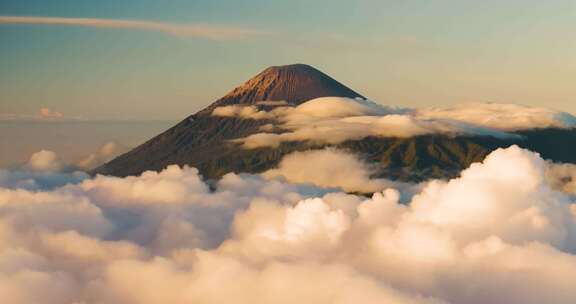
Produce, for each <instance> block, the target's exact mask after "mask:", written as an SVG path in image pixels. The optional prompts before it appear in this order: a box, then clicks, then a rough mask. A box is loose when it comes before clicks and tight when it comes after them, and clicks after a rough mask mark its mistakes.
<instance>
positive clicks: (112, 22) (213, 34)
mask: <svg viewBox="0 0 576 304" xmlns="http://www.w3.org/2000/svg"><path fill="white" fill-rule="evenodd" d="M0 24H37V25H61V26H83V27H93V28H112V29H131V30H142V31H152V32H159V33H163V34H168V35H171V36H176V37H191V38H202V39H209V40H236V39H244V38H248V37H252V36H255V35H258V34H259V33H258V32H257V31H254V30H249V29H243V28H239V27H228V26H211V25H195V24H173V23H165V22H155V21H143V20H122V19H102V18H64V17H40V16H0Z"/></svg>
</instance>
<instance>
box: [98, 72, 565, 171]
mask: <svg viewBox="0 0 576 304" xmlns="http://www.w3.org/2000/svg"><path fill="white" fill-rule="evenodd" d="M318 97H348V98H363V99H365V98H364V97H363V96H362V95H360V94H359V93H356V92H355V91H354V90H352V89H349V88H347V87H346V86H344V85H343V84H341V83H340V82H338V81H336V80H335V79H333V78H332V77H330V76H328V75H326V74H324V73H322V72H320V71H319V70H317V69H315V68H313V67H311V66H308V65H303V64H294V65H287V66H276V67H270V68H267V69H265V70H264V71H262V72H261V73H259V74H257V75H256V76H254V77H252V78H251V79H249V80H248V81H246V82H245V83H244V84H242V85H240V86H238V87H237V88H235V89H233V90H232V91H230V92H229V93H228V94H226V95H225V96H224V97H222V98H220V99H218V100H216V101H215V102H213V103H212V104H210V105H208V106H207V107H206V108H204V109H202V110H200V111H198V112H197V113H195V114H192V115H190V116H188V117H187V118H186V119H184V120H182V121H181V122H179V123H178V124H176V125H175V126H173V127H172V128H170V129H168V130H166V131H165V132H163V133H161V134H159V135H157V136H155V137H153V138H151V139H150V140H148V141H147V142H145V143H143V144H142V145H140V146H138V147H136V148H135V149H133V150H131V151H129V152H127V153H125V154H123V155H120V156H119V157H117V158H115V159H113V160H112V161H110V162H108V163H106V164H104V165H102V166H101V167H99V168H96V169H95V170H93V171H92V172H91V173H93V174H106V175H114V176H128V175H137V174H140V173H142V172H144V171H147V170H154V171H159V170H162V169H164V168H165V167H166V166H168V165H171V164H177V165H181V166H182V165H189V166H193V167H196V168H198V169H199V170H200V173H201V174H202V175H204V176H205V177H206V178H209V179H212V178H219V177H221V176H222V175H223V174H226V173H228V172H237V173H239V172H246V173H260V172H263V171H265V170H268V169H271V168H274V167H275V166H277V165H278V163H279V162H280V161H281V159H282V158H283V157H284V156H285V155H287V154H289V153H292V152H296V151H305V150H310V149H322V148H325V147H335V148H338V149H343V150H346V151H349V152H352V153H355V154H357V155H359V156H361V157H362V158H363V159H364V160H366V161H368V162H370V163H372V164H377V167H378V170H377V172H376V174H375V175H376V176H378V177H386V178H392V179H398V180H406V181H421V180H425V179H428V178H449V177H454V176H457V175H458V174H459V172H460V171H461V170H463V169H465V168H467V167H468V166H469V165H470V164H471V163H473V162H478V161H482V160H483V159H484V157H485V156H486V155H488V154H489V153H490V152H491V151H493V150H494V149H497V148H501V147H507V146H510V145H518V146H521V147H524V148H528V149H531V150H533V151H536V152H539V153H541V154H542V156H543V157H544V158H547V159H550V160H552V161H560V162H570V163H575V162H576V132H575V131H574V130H563V129H556V128H548V129H542V130H539V129H534V130H523V131H521V132H516V133H517V134H518V135H521V138H508V139H503V138H500V139H498V138H493V137H489V136H478V135H476V136H471V135H462V136H450V135H442V134H430V135H420V136H414V137H410V138H394V137H367V138H363V139H360V140H348V141H345V142H342V143H339V144H317V143H313V142H306V141H295V142H284V143H281V144H280V146H279V147H277V148H270V147H263V148H257V149H244V148H242V147H241V146H240V144H238V143H233V142H231V141H232V140H233V139H237V138H242V137H246V136H248V135H251V134H254V133H258V132H259V130H260V128H261V127H262V126H264V125H265V124H269V123H276V122H275V121H272V120H268V119H261V120H254V119H242V118H240V117H221V116H214V115H212V111H213V110H214V109H215V108H216V107H221V106H228V105H245V106H246V105H250V106H254V107H257V108H258V109H263V108H266V107H268V106H267V105H263V104H260V103H259V102H261V101H285V102H286V103H287V106H296V105H299V104H301V103H303V102H305V101H308V100H311V99H315V98H318Z"/></svg>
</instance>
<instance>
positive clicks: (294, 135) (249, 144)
mask: <svg viewBox="0 0 576 304" xmlns="http://www.w3.org/2000/svg"><path fill="white" fill-rule="evenodd" d="M212 115H214V116H222V117H239V118H243V119H257V120H260V119H267V120H272V121H274V122H276V125H272V124H271V125H267V126H266V128H264V129H262V131H263V132H260V133H256V134H252V135H249V136H247V137H245V138H239V139H237V140H236V142H239V143H242V145H243V147H244V148H246V149H254V148H260V147H277V146H278V145H280V144H281V143H282V142H289V141H310V142H313V143H319V144H337V143H341V142H344V141H346V140H358V139H362V138H365V137H369V136H374V137H413V136H419V135H427V134H447V135H469V136H492V137H498V138H515V137H516V138H518V137H519V136H518V135H515V134H513V133H510V132H511V131H517V130H524V129H534V128H549V127H555V128H574V127H576V117H574V116H572V115H570V114H568V113H563V112H557V111H552V110H548V109H542V108H531V107H525V106H519V105H511V104H468V105H461V106H456V107H452V108H448V109H401V108H392V107H385V106H381V105H379V104H376V103H374V102H371V101H368V100H362V99H350V98H343V97H322V98H317V99H313V100H310V101H307V102H305V103H302V104H300V105H298V106H295V107H289V106H277V107H275V108H274V109H272V110H270V111H265V110H261V109H259V107H258V106H255V105H252V106H243V105H229V106H223V107H217V108H215V109H214V110H213V112H212Z"/></svg>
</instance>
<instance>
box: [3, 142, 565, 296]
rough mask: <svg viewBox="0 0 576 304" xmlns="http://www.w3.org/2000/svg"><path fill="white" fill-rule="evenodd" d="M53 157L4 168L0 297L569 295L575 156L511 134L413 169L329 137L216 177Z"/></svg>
mask: <svg viewBox="0 0 576 304" xmlns="http://www.w3.org/2000/svg"><path fill="white" fill-rule="evenodd" d="M62 168H66V165H63V164H62V163H61V162H60V161H59V160H58V157H57V156H56V155H53V154H51V153H50V152H49V151H43V152H40V153H39V154H35V155H33V156H32V158H31V160H30V162H29V163H28V164H26V165H24V166H22V167H21V168H16V169H11V170H0V299H2V300H1V301H0V302H2V303H16V304H19V303H46V304H50V303H58V304H61V303H122V304H126V303H128V304H130V303H250V304H254V303H335V304H343V303H458V304H476V303H478V304H480V303H528V304H529V303H535V304H536V303H538V304H540V303H558V304H561V303H575V302H576V289H575V288H574V282H576V198H575V197H574V193H575V191H574V190H575V189H576V187H575V186H574V183H573V177H574V176H575V174H576V170H575V169H576V166H574V165H567V164H551V163H549V162H547V161H545V160H543V159H542V158H541V157H540V156H539V155H538V154H536V153H533V152H530V151H527V150H523V149H520V148H518V147H515V146H512V147H510V148H507V149H499V150H496V151H494V152H493V153H492V154H490V155H489V156H488V157H487V158H486V159H485V160H484V161H483V162H482V163H476V164H473V165H472V166H471V167H470V168H469V169H467V170H465V171H463V172H462V174H461V176H460V177H458V178H455V179H452V180H447V181H445V180H431V181H427V182H425V183H422V184H418V185H408V184H399V183H394V182H391V181H387V180H383V179H374V178H371V175H370V173H371V170H370V166H369V165H368V164H365V163H363V162H362V161H361V159H359V158H358V157H357V156H355V155H352V154H348V153H346V152H345V151H340V150H334V149H327V150H320V151H309V152H298V153H295V154H291V155H288V156H286V157H285V158H284V160H283V161H282V162H281V163H280V165H279V166H278V168H275V169H272V170H270V171H267V172H265V173H263V174H260V175H246V174H234V173H230V174H227V175H225V176H224V177H222V178H221V179H220V180H218V181H214V182H207V181H204V180H203V179H202V177H201V176H200V175H199V174H198V171H197V170H196V169H194V168H189V167H183V168H181V167H178V166H170V167H168V168H166V169H165V170H163V171H161V172H158V173H157V172H145V173H143V174H142V175H140V176H132V177H126V178H117V177H110V176H96V177H89V176H88V175H86V174H85V173H82V172H63V170H62ZM302 170H305V171H302ZM302 172H303V173H302ZM343 172H345V173H346V175H345V176H343ZM368 191H370V192H374V194H373V195H372V196H371V197H365V196H359V195H352V194H349V193H351V192H368Z"/></svg>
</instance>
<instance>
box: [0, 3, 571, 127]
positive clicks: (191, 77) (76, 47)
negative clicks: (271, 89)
mask: <svg viewBox="0 0 576 304" xmlns="http://www.w3.org/2000/svg"><path fill="white" fill-rule="evenodd" d="M0 15H2V16H35V17H62V18H101V19H119V20H143V21H150V22H162V23H169V24H187V25H203V26H208V27H225V28H231V29H241V30H250V31H254V32H256V33H257V34H256V35H248V36H247V37H243V38H241V39H231V40H228V39H224V40H211V39H204V38H198V37H180V36H178V37H177V36H172V35H166V34H164V33H160V32H154V31H142V30H134V29H117V28H106V29H104V28H90V27H79V26H63V25H42V24H35V25H23V24H17V25H16V24H0V39H1V41H2V43H0V70H1V71H2V73H0V113H13V114H31V113H36V112H37V111H38V109H39V108H41V107H48V108H50V109H53V110H55V111H59V112H62V113H64V115H66V116H70V117H84V118H88V119H151V120H152V119H179V118H182V117H184V116H186V115H188V114H190V113H192V112H194V111H196V110H198V109H200V108H202V107H203V106H205V105H207V104H209V103H210V102H212V101H214V100H215V99H217V98H218V97H220V96H222V95H224V94H225V93H227V92H228V91H229V90H230V89H232V88H233V87H234V86H236V85H239V84H240V83H242V82H243V81H245V80H247V79H248V78H249V77H251V76H253V75H255V74H257V73H258V72H259V71H260V70H262V69H264V68H265V67H267V66H270V65H280V64H287V63H296V62H303V63H308V64H311V65H314V66H316V67H318V68H319V69H321V70H323V71H325V72H326V73H328V74H330V75H332V76H333V77H334V78H336V79H338V80H340V81H342V82H344V83H345V84H347V85H348V86H350V87H352V88H353V89H355V90H357V91H359V92H361V93H362V94H364V95H366V96H368V97H370V98H372V99H374V100H376V101H378V102H381V103H384V104H394V105H401V106H443V105H449V104H453V103H458V102H469V101H493V102H510V103H522V104H528V105H537V106H547V107H552V108H556V109H561V110H566V111H570V112H576V103H574V97H575V96H576V88H575V87H576V86H574V85H573V79H575V77H576V39H575V38H574V37H573V29H574V28H575V27H576V18H575V17H576V1H561V0H551V1H534V0H523V1H520V0H507V1H494V0H488V1H470V0H461V1H453V0H444V1H442V0H439V1H422V0H406V1H382V0H381V1H376V0H361V1H340V0H332V1H303V0H292V1H279V0H278V1H264V0H244V1H242V0H237V1H223V0H216V1H184V0H163V1H159V0H156V1H152V0H123V1H118V0H116V1H111V0H102V1H88V0H20V1H8V0H5V1H2V2H0Z"/></svg>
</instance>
